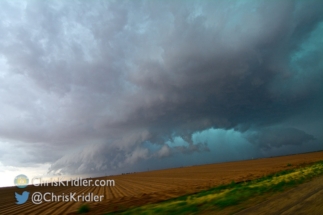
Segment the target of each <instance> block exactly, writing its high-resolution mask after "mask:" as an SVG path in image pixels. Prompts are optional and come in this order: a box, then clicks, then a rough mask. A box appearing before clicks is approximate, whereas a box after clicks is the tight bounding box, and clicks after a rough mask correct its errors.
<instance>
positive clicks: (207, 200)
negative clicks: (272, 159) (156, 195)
mask: <svg viewBox="0 0 323 215" xmlns="http://www.w3.org/2000/svg"><path fill="white" fill-rule="evenodd" d="M322 174H323V161H320V162H316V163H314V164H312V165H310V166H306V167H302V168H298V169H291V170H284V171H281V172H279V173H276V174H272V175H269V176H266V177H262V178H260V179H257V180H253V181H249V182H244V183H239V184H237V183H234V182H232V183H231V184H228V185H221V186H218V187H215V188H212V189H209V190H206V191H202V192H199V193H197V194H193V195H186V196H181V197H178V198H174V199H170V200H167V201H164V202H160V203H157V204H149V205H144V206H141V207H137V208H133V209H129V210H126V211H118V212H113V213H109V214H122V215H131V214H139V215H141V214H142V215H150V214H178V215H181V214H182V215H184V214H194V213H198V212H201V211H204V210H211V209H212V210H214V209H215V210H216V209H223V208H225V207H228V206H233V205H237V204H239V203H241V202H243V201H246V200H247V199H249V198H251V197H255V196H259V195H262V194H265V193H268V192H279V191H283V190H285V189H287V188H289V187H294V186H296V185H298V184H301V183H303V182H304V181H306V180H310V179H312V178H313V177H316V176H319V175H322Z"/></svg>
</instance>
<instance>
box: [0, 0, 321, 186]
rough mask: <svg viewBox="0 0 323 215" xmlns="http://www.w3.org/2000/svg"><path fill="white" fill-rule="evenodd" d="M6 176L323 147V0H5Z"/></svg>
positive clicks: (0, 167)
mask: <svg viewBox="0 0 323 215" xmlns="http://www.w3.org/2000/svg"><path fill="white" fill-rule="evenodd" d="M0 35H1V36H0V104H1V105H0V174H1V178H5V181H6V182H2V184H0V186H4V185H13V179H14V176H15V175H17V174H20V173H22V174H26V175H28V176H30V177H31V176H33V175H35V174H49V175H76V174H90V175H107V174H117V173H122V172H133V171H145V170H147V169H150V170H151V169H158V168H169V167H178V166H186V165H195V164H203V163H213V162H223V161H230V160H240V159H251V158H256V157H266V156H274V155H284V154H291V153H299V152H307V151H314V150H322V149H323V145H322V141H323V133H322V130H323V121H322V119H323V109H322V105H323V97H322V94H323V84H322V83H323V60H322V57H323V39H322V35H323V1H321V0H307V1H304V0H301V1H296V0H291V1H289V0H282V1H267V0H263V1H261V0H255V1H248V0H246V1H244V0H236V1H230V0H214V1H184V0H183V1H153V0H149V1H85V0H84V1H41V0H39V1H5V0H2V1H0Z"/></svg>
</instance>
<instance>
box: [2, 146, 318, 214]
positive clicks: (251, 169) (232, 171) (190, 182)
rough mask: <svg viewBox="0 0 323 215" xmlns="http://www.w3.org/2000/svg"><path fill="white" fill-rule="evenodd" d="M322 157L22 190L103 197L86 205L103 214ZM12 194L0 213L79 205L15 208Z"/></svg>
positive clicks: (71, 209) (7, 192)
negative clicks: (108, 183) (89, 194)
mask: <svg viewBox="0 0 323 215" xmlns="http://www.w3.org/2000/svg"><path fill="white" fill-rule="evenodd" d="M322 158H323V152H314V153H306V154H298V155H290V156H282V157H274V158H264V159H256V160H247V161H236V162H227V163H219V164H207V165H201V166H191V167H182V168H174V169H165V170H156V171H149V172H140V173H133V174H126V175H118V176H109V177H102V178H98V179H104V180H115V186H106V187H103V186H101V187H100V186H99V187H95V186H88V187H82V186H80V187H75V186H68V187H35V186H28V187H27V188H26V189H25V190H27V191H29V192H30V193H33V192H42V193H45V192H53V193H55V194H56V195H60V194H63V193H65V194H66V193H69V192H76V195H78V194H82V193H85V194H87V193H93V194H94V195H104V200H103V201H102V202H90V203H89V207H90V209H91V211H92V212H93V213H95V214H104V213H106V212H112V211H116V210H122V209H127V208H129V207H132V206H141V205H146V204H149V203H157V202H160V201H163V200H167V199H171V198H175V197H179V196H183V195H187V194H192V193H196V192H199V191H202V190H206V189H210V188H212V187H215V186H218V185H221V184H229V183H231V182H232V181H234V182H245V181H249V180H253V179H257V178H260V177H263V176H266V175H269V174H272V173H275V172H278V171H281V170H286V169H292V168H295V167H299V166H304V165H306V164H308V163H313V162H316V161H319V160H322ZM14 192H19V193H21V189H18V188H15V187H7V188H1V189H0V202H1V204H0V214H73V213H75V211H77V209H78V208H79V207H80V206H81V205H82V203H81V202H76V203H75V202H63V201H59V202H44V203H42V204H39V205H36V204H33V203H32V202H31V201H30V199H29V200H28V201H27V202H26V203H25V204H22V205H16V204H15V198H14Z"/></svg>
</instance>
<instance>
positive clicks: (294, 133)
mask: <svg viewBox="0 0 323 215" xmlns="http://www.w3.org/2000/svg"><path fill="white" fill-rule="evenodd" d="M245 135H246V139H247V140H249V142H251V143H253V144H256V145H257V146H259V147H260V148H262V149H265V150H268V149H271V148H272V147H276V148H279V147H282V146H284V145H302V144H305V143H307V142H309V141H311V140H315V138H314V137H313V135H310V134H307V133H305V132H304V131H301V130H299V129H295V128H281V127H270V128H263V129H261V130H257V131H255V132H249V133H247V134H245Z"/></svg>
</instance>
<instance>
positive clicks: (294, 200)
mask: <svg viewBox="0 0 323 215" xmlns="http://www.w3.org/2000/svg"><path fill="white" fill-rule="evenodd" d="M262 214H263V215H275V214H281V215H294V214H298V215H308V214H311V215H322V214H323V177H322V176H321V177H318V178H315V179H313V180H312V181H309V182H307V183H304V184H301V185H299V186H297V187H295V188H293V189H291V190H289V191H287V192H284V193H280V194H277V195H274V196H272V197H271V198H269V199H268V200H266V201H264V202H261V203H260V204H257V205H254V206H253V207H250V208H248V209H245V210H243V211H240V212H239V213H236V215H262Z"/></svg>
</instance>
